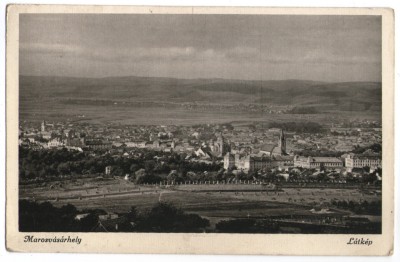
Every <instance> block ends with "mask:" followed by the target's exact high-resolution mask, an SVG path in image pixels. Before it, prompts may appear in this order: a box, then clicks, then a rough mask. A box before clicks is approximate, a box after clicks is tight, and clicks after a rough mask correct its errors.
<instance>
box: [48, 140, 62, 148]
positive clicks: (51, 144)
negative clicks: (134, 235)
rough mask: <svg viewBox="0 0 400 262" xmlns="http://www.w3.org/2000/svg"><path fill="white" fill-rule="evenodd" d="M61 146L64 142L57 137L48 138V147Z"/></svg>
mask: <svg viewBox="0 0 400 262" xmlns="http://www.w3.org/2000/svg"><path fill="white" fill-rule="evenodd" d="M62 146H64V143H63V141H62V140H61V139H59V138H54V139H52V140H50V141H49V142H47V147H48V148H54V147H62Z"/></svg>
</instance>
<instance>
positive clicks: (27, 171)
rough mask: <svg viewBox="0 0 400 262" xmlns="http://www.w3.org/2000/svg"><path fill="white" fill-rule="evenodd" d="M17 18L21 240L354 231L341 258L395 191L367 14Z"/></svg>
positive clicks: (378, 27) (374, 22)
mask: <svg viewBox="0 0 400 262" xmlns="http://www.w3.org/2000/svg"><path fill="white" fill-rule="evenodd" d="M18 21H19V27H18V61H17V62H18V76H17V78H18V79H17V83H18V86H17V89H18V96H17V97H18V101H16V102H17V103H18V116H17V117H18V130H15V132H17V131H18V149H16V150H17V154H18V164H17V168H18V173H17V174H12V175H13V176H17V177H18V182H17V191H18V192H17V194H18V197H17V198H18V201H17V202H18V206H17V212H18V217H17V219H18V223H17V224H18V231H19V232H23V233H26V234H25V235H26V237H25V239H24V241H25V242H27V241H28V242H35V241H37V240H35V239H36V236H35V235H34V233H43V232H69V233H71V232H72V233H132V234H134V233H171V234H172V235H173V233H195V234H203V235H208V234H210V235H215V234H217V235H218V234H228V235H229V234H235V235H237V234H239V237H240V235H246V234H252V235H265V236H269V235H287V236H289V235H293V234H294V235H305V236H306V235H343V234H351V236H352V237H351V238H350V237H349V238H347V241H348V242H347V243H343V244H347V246H349V245H360V244H363V245H370V244H372V243H373V241H372V240H370V239H371V236H372V237H373V236H374V235H376V236H379V235H381V234H382V230H383V223H384V222H383V213H382V212H383V211H382V210H383V205H384V204H383V201H384V199H383V197H382V196H383V195H384V193H385V192H384V188H383V186H382V185H383V183H384V181H385V179H390V180H389V181H391V180H392V179H393V178H392V175H393V174H392V173H391V172H390V171H391V170H392V169H391V167H389V168H387V167H386V168H387V169H385V165H384V163H385V161H384V158H383V156H385V152H384V150H383V147H384V146H383V145H384V143H385V142H384V141H385V139H389V138H388V137H385V136H384V134H385V133H384V132H383V128H384V127H383V121H384V120H383V118H384V117H385V115H384V114H383V107H384V101H383V98H382V95H383V92H384V91H383V90H385V87H384V86H383V84H384V81H383V74H384V72H383V69H382V68H383V59H382V53H383V45H382V43H383V39H382V34H383V33H382V32H383V18H382V15H359V14H357V15H355V14H345V13H344V14H335V15H331V14H296V15H290V14H253V13H239V12H237V13H221V14H218V13H215V12H210V13H201V12H199V13H174V12H166V13H162V12H160V13H157V12H155V13H153V12H152V11H151V10H150V12H147V13H93V12H92V13H83V12H82V13H79V12H76V13H73V12H64V13H60V12H58V13H57V12H54V13H51V12H49V13H46V12H44V13H43V12H40V13H35V12H27V13H20V14H19V17H18ZM389 128H390V127H389ZM386 156H387V155H386ZM385 170H386V172H385ZM387 170H389V171H387ZM10 175H11V174H8V176H10ZM388 221H389V220H388ZM74 236H75V235H74ZM103 236H105V237H107V235H103ZM365 236H369V237H370V238H367V237H365ZM54 241H55V240H54ZM59 241H61V242H69V241H72V242H73V241H80V240H79V239H78V238H77V239H76V240H75V239H72V238H70V236H67V235H66V237H65V238H64V237H62V238H61V239H59Z"/></svg>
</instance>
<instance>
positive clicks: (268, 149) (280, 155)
mask: <svg viewBox="0 0 400 262" xmlns="http://www.w3.org/2000/svg"><path fill="white" fill-rule="evenodd" d="M280 131H281V133H280V137H279V141H278V145H273V144H264V145H262V146H261V147H260V149H259V151H258V153H257V154H249V153H244V154H241V153H239V152H237V153H236V154H234V155H233V154H232V153H227V154H225V155H224V168H225V169H226V170H227V169H229V168H233V167H236V168H237V169H238V170H242V171H243V172H246V173H247V172H253V171H259V170H265V169H271V168H275V167H281V168H285V167H292V166H293V163H294V157H293V156H289V155H287V154H286V138H285V135H284V133H283V130H280Z"/></svg>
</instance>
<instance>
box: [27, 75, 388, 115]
mask: <svg viewBox="0 0 400 262" xmlns="http://www.w3.org/2000/svg"><path fill="white" fill-rule="evenodd" d="M20 99H21V101H27V102H28V101H30V100H35V101H40V100H42V99H57V100H65V99H68V100H71V99H76V100H79V99H84V100H87V99H90V100H103V101H107V100H109V101H125V102H139V101H147V102H149V101H150V102H176V103H184V102H198V103H217V104H218V103H222V104H230V103H233V104H234V103H260V104H273V105H294V106H314V107H316V108H319V109H321V110H343V111H365V110H371V111H375V112H378V111H380V109H381V83H376V82H344V83H324V82H315V81H303V80H282V81H247V80H227V79H175V78H158V77H133V76H129V77H106V78H72V77H47V76H46V77H42V76H20Z"/></svg>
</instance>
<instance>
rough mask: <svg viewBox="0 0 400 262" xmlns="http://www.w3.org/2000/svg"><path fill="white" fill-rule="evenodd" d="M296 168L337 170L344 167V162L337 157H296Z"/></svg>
mask: <svg viewBox="0 0 400 262" xmlns="http://www.w3.org/2000/svg"><path fill="white" fill-rule="evenodd" d="M294 166H296V167H303V168H322V167H323V168H330V169H336V168H341V167H343V161H342V160H341V159H340V158H336V157H311V156H309V157H304V156H295V157H294Z"/></svg>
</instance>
